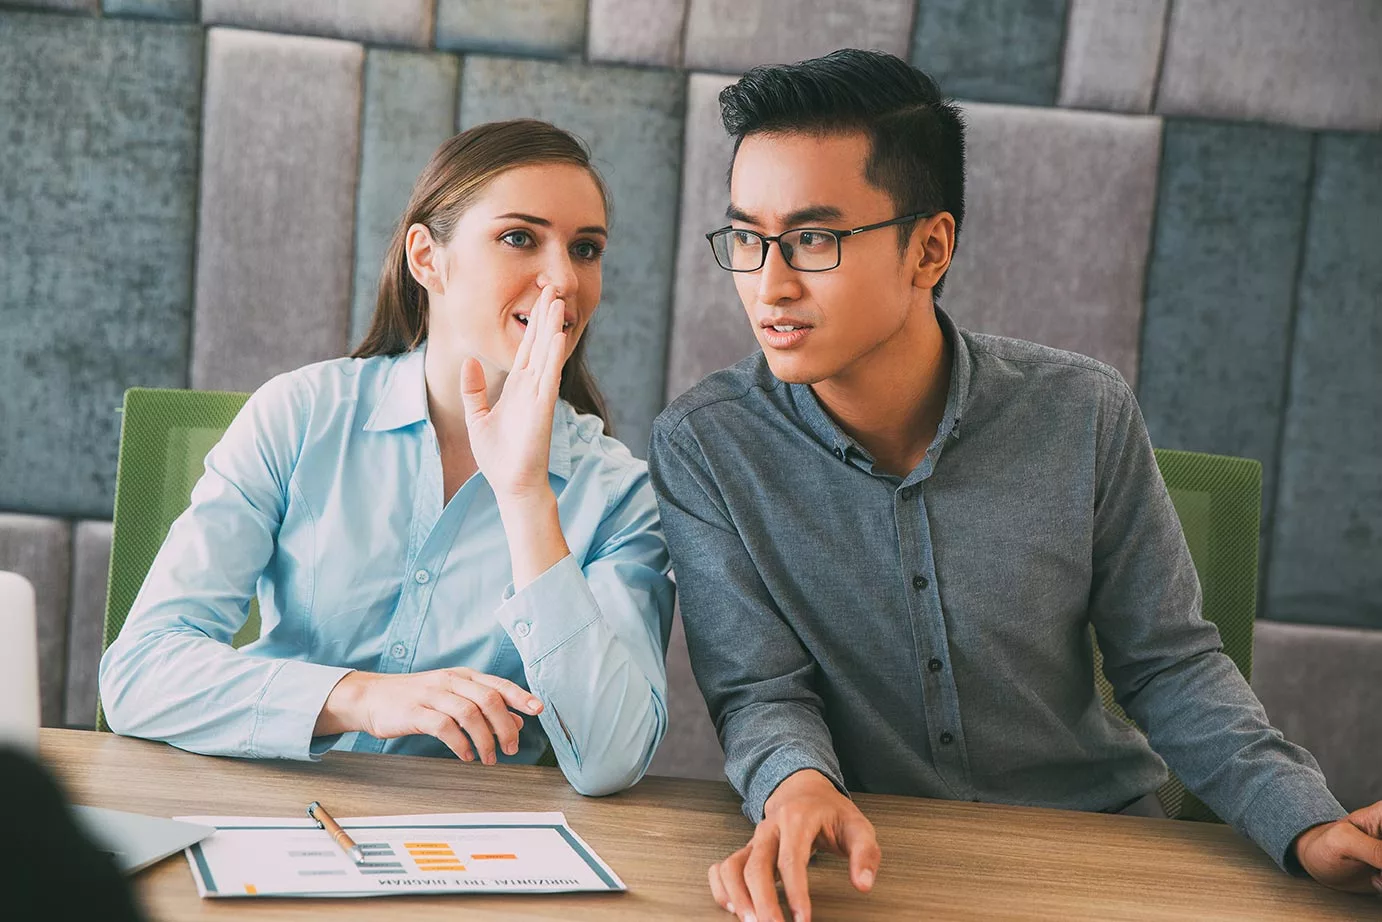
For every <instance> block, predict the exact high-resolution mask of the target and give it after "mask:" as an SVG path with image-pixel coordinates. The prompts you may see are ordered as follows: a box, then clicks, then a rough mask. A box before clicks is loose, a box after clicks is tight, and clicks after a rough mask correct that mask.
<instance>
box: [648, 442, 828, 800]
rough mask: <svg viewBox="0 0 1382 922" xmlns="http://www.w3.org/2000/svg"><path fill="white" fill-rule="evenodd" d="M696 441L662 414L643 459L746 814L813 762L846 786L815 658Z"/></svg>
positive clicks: (695, 660)
mask: <svg viewBox="0 0 1382 922" xmlns="http://www.w3.org/2000/svg"><path fill="white" fill-rule="evenodd" d="M700 458H701V455H700V452H699V451H698V449H697V447H696V446H695V445H694V444H683V443H681V442H679V441H678V440H677V438H676V435H675V433H674V432H669V431H666V428H665V424H664V421H663V420H659V421H658V424H657V425H656V426H655V427H654V431H653V441H652V446H651V448H650V451H649V466H650V469H651V471H652V477H653V485H654V488H655V489H656V491H657V497H658V503H659V505H660V507H661V509H662V521H663V527H664V528H665V529H666V530H667V541H668V544H669V546H670V547H671V550H672V559H673V563H674V568H675V571H676V575H677V584H678V589H679V591H680V593H681V615H682V621H683V623H684V624H685V627H686V643H687V648H688V651H689V652H690V655H691V665H692V668H693V670H694V671H695V674H696V681H697V682H698V683H699V685H700V688H701V692H702V693H703V694H704V695H705V699H706V704H707V705H708V706H709V708H710V716H711V717H712V718H713V719H714V721H715V727H716V730H717V731H718V733H719V736H720V745H721V746H723V747H724V751H725V774H726V775H727V776H728V777H729V780H730V783H731V784H733V785H734V788H735V790H737V791H738V792H739V794H740V795H741V796H742V797H743V798H744V813H745V814H746V815H747V816H748V818H749V819H750V820H753V821H754V822H758V821H760V820H762V819H763V811H764V808H765V805H766V804H767V801H768V798H769V797H770V796H772V793H773V791H774V790H776V789H777V786H778V785H779V784H781V783H782V782H783V781H784V780H785V779H786V778H787V777H788V776H789V775H792V774H793V773H795V772H798V771H801V770H803V769H814V770H816V771H818V772H820V773H821V774H823V775H825V776H826V777H827V778H829V779H830V780H831V781H832V782H833V783H834V784H835V786H836V787H837V788H838V789H839V790H840V791H841V792H842V793H844V792H845V785H844V780H843V777H842V775H841V772H840V766H839V758H838V756H837V755H836V754H835V748H834V745H833V743H832V740H831V735H830V729H829V727H828V726H827V725H826V722H825V716H824V713H823V711H822V703H821V698H820V695H819V694H818V693H817V692H816V689H815V686H814V680H815V675H816V670H817V665H816V662H815V660H814V659H813V658H812V657H811V654H810V653H809V652H808V651H807V650H806V648H805V647H803V646H802V643H801V641H800V639H799V638H798V637H797V635H796V633H795V632H794V631H793V630H792V628H791V626H790V625H789V624H788V623H787V621H786V620H785V619H784V618H783V616H782V614H781V613H780V612H779V611H778V609H777V607H776V605H775V603H774V601H773V599H772V597H771V595H770V594H769V592H768V589H767V587H766V586H765V585H764V584H763V580H762V578H761V577H760V575H759V573H758V569H757V567H756V566H755V565H754V562H753V559H752V558H751V556H750V555H749V552H748V549H747V548H746V547H745V546H744V542H743V539H742V538H740V536H739V533H738V531H737V529H736V528H735V527H734V524H733V522H732V521H731V519H730V517H729V514H728V511H727V510H726V509H725V507H724V504H723V500H722V499H720V496H719V490H718V489H717V488H716V486H715V481H714V478H713V477H712V476H711V474H710V473H709V471H707V470H706V469H705V466H704V464H703V463H701V460H700Z"/></svg>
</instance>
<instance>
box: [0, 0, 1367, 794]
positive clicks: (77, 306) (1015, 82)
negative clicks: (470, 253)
mask: <svg viewBox="0 0 1382 922" xmlns="http://www.w3.org/2000/svg"><path fill="white" fill-rule="evenodd" d="M846 45H852V46H863V47H876V48H883V49H886V50H889V51H892V52H895V53H897V54H900V55H907V56H910V58H911V59H912V60H913V61H914V62H915V63H917V64H918V65H920V66H922V67H923V68H925V69H927V70H929V71H930V72H931V73H933V74H934V75H935V76H937V77H938V78H939V79H940V81H941V82H942V85H943V86H944V87H945V88H946V90H947V91H948V92H949V93H951V94H952V95H954V96H955V97H956V98H957V99H959V100H961V101H962V103H963V104H964V106H965V108H966V110H967V112H968V116H969V122H970V126H971V130H970V138H971V142H970V150H971V159H970V163H971V168H970V203H971V205H970V217H969V220H968V222H967V225H966V228H965V232H964V236H963V238H962V241H961V247H960V250H959V253H958V256H957V259H956V264H955V269H954V273H953V275H954V278H953V279H952V281H951V284H950V287H949V289H948V294H947V297H946V305H947V307H948V308H949V309H950V310H951V311H952V312H953V313H954V314H955V315H956V316H957V317H959V318H960V320H961V321H962V322H963V323H965V324H966V325H969V326H971V327H974V328H977V329H982V330H988V331H993V332H998V333H1004V334H1009V335H1016V336H1023V337H1027V338H1032V339H1037V340H1040V341H1042V342H1046V343H1049V344H1052V345H1056V346H1061V347H1066V348H1072V349H1077V350H1080V351H1083V352H1086V353H1089V354H1091V355H1094V356H1096V357H1098V358H1100V359H1103V360H1105V361H1108V362H1111V363H1113V364H1114V365H1116V366H1117V367H1118V368H1119V369H1121V370H1122V372H1123V373H1124V375H1125V376H1126V377H1127V378H1128V379H1129V380H1130V381H1134V382H1135V383H1136V386H1137V389H1138V393H1139V396H1140V398H1141V400H1142V403H1143V408H1144V410H1145V413H1146V416H1147V420H1148V424H1149V426H1150V428H1151V431H1152V435H1153V438H1154V440H1155V441H1156V442H1157V444H1158V445H1162V446H1166V447H1176V448H1188V449H1194V450H1200V451H1212V452H1221V453H1227V454H1235V455H1245V456H1248V457H1252V458H1257V459H1258V460H1260V461H1261V462H1262V463H1263V465H1264V468H1265V470H1266V493H1265V497H1264V514H1263V526H1262V539H1263V565H1264V569H1263V597H1262V601H1261V615H1262V617H1263V618H1265V619H1271V623H1264V624H1263V625H1262V627H1261V629H1260V630H1259V636H1258V647H1259V654H1258V656H1259V666H1258V670H1257V675H1256V677H1255V680H1256V684H1257V685H1258V687H1259V691H1260V692H1261V693H1262V695H1263V698H1264V700H1266V702H1267V704H1268V707H1269V709H1271V711H1272V713H1273V715H1274V716H1277V717H1278V719H1279V720H1280V721H1281V722H1282V724H1283V726H1285V727H1286V728H1287V730H1288V732H1291V733H1292V734H1294V735H1298V736H1299V737H1300V738H1301V740H1302V741H1303V742H1308V743H1310V744H1311V745H1312V746H1314V747H1315V748H1316V749H1317V750H1318V751H1319V754H1320V757H1321V759H1322V761H1324V762H1325V763H1326V768H1327V769H1328V770H1329V771H1330V774H1331V777H1332V778H1334V779H1335V783H1336V786H1339V787H1340V793H1341V796H1343V797H1344V798H1345V800H1346V801H1350V802H1361V801H1362V800H1363V799H1376V798H1382V769H1379V768H1378V767H1377V766H1380V765H1382V749H1379V746H1382V744H1379V743H1378V741H1376V740H1375V739H1373V740H1371V741H1368V737H1373V736H1375V734H1369V733H1368V732H1367V730H1368V721H1369V719H1370V716H1371V715H1375V714H1376V713H1378V711H1379V710H1382V698H1379V696H1380V695H1382V691H1379V689H1380V688H1382V681H1379V679H1382V666H1379V665H1377V664H1378V663H1382V659H1379V657H1378V653H1377V650H1376V648H1377V647H1378V646H1379V645H1382V640H1379V638H1382V601H1379V599H1382V427H1380V426H1379V424H1378V418H1379V416H1382V373H1380V372H1379V357H1380V353H1382V256H1379V252H1382V133H1379V132H1382V53H1379V51H1378V49H1379V48H1382V3H1378V2H1377V0H1316V2H1312V3H1309V4H1306V3H1300V2H1299V0H1069V2H1066V0H853V2H844V0H841V2H830V0H510V2H508V3H503V4H499V3H493V2H487V0H331V2H329V0H291V2H290V0H201V2H200V3H198V2H196V0H104V3H102V2H100V0H47V2H42V0H33V2H27V3H15V2H5V0H0V568H11V569H17V570H19V571H20V572H23V573H25V574H27V575H28V576H30V578H32V579H33V580H34V581H35V582H36V583H37V585H38V591H39V598H40V610H41V617H42V626H41V635H42V642H41V646H42V650H41V655H42V662H43V685H44V689H43V707H44V719H45V721H46V722H47V723H49V724H64V723H67V724H71V725H77V726H81V725H88V724H90V722H91V720H92V716H93V710H94V701H93V696H94V670H95V663H96V658H97V654H98V650H99V645H100V636H101V632H100V626H99V622H100V617H101V612H102V609H103V606H104V590H105V573H106V558H107V556H108V554H109V542H110V528H109V524H108V522H107V520H108V519H109V517H110V515H111V503H112V493H113V485H114V478H115V458H116V448H117V441H118V436H119V424H118V416H117V414H116V413H115V408H116V406H117V405H118V404H119V402H120V396H121V393H122V392H123V391H124V389H125V388H127V387H130V386H132V385H145V386H150V385H152V386H194V387H219V388H237V389H248V388H253V387H255V386H256V385H257V384H259V383H260V382H262V381H264V380H265V379H266V378H267V377H269V376H270V375H272V374H274V373H276V372H279V371H282V370H285V369H288V368H291V367H294V366H297V365H301V364H304V363H307V362H311V361H315V360H318V359H323V358H328V357H332V356H336V355H340V354H342V353H343V352H344V351H345V350H346V349H347V348H348V347H349V345H350V344H351V343H352V342H354V341H356V340H357V339H358V337H359V335H360V333H361V331H362V329H363V325H364V323H365V320H366V319H367V317H368V313H369V310H370V306H371V301H372V295H373V287H374V284H375V280H376V277H377V265H378V261H379V258H380V256H381V253H382V250H383V246H384V240H385V238H386V236H387V234H388V232H389V229H390V227H391V224H392V222H393V221H394V220H395V218H396V217H397V213H398V211H399V209H400V207H401V205H402V203H403V200H404V198H405V197H406V194H407V191H408V188H409V185H410V184H411V182H412V180H413V178H414V177H415V175H416V173H417V171H418V170H419V168H420V167H421V165H422V163H423V162H424V161H425V159H426V158H427V156H428V155H429V153H430V152H431V150H432V149H433V148H434V147H435V146H436V144H437V143H438V142H440V141H441V140H442V139H443V138H445V137H447V136H448V135H449V134H451V133H452V132H453V131H455V130H457V129H458V128H463V127H466V126H469V125H471V124H474V123H476V122H479V121H483V120H487V119H493V118H502V117H508V116H513V115H520V114H527V115H536V116H539V117H543V118H547V119H550V120H552V121H555V122H556V123H558V124H560V125H563V126H565V127H568V128H570V129H572V130H574V131H576V132H577V133H579V134H581V135H582V136H584V137H585V138H586V139H587V140H588V141H589V142H590V144H591V145H592V147H593V148H594V151H595V153H596V156H597V159H598V160H599V162H600V165H601V167H602V169H603V170H604V172H605V173H606V175H607V176H608V178H609V180H610V183H611V185H612V187H613V190H614V195H615V198H616V203H617V216H616V223H615V236H614V238H613V241H612V246H611V250H610V255H609V258H608V262H607V273H606V300H605V304H604V307H603V309H602V311H601V314H600V316H599V319H598V322H597V325H596V327H595V328H594V330H593V331H592V337H593V342H592V350H591V351H592V356H593V358H594V361H595V365H596V368H597V372H598V374H599V377H600V378H601V380H602V382H603V384H604V386H605V389H606V390H607V392H608V394H609V396H610V397H611V399H612V402H613V404H614V406H615V408H616V409H615V413H616V425H617V427H618V429H619V431H620V433H621V434H622V435H623V436H624V438H625V439H626V440H627V441H628V442H629V444H630V445H631V446H632V447H633V448H634V449H635V451H638V452H640V453H641V452H642V450H643V446H644V443H645V440H646V437H647V432H648V426H649V423H650V421H651V419H652V417H653V416H654V415H655V414H656V412H657V411H658V409H659V408H660V407H661V406H662V405H663V403H664V402H665V400H666V399H667V398H668V397H671V396H675V395H676V394H678V393H680V392H681V391H682V390H683V389H685V388H686V387H687V386H689V385H690V384H692V383H694V382H695V381H696V380H697V379H698V378H699V377H700V376H701V375H703V374H705V373H706V372H709V371H711V370H713V369H715V368H718V367H721V366H723V365H726V364H728V363H730V362H732V361H734V360H736V359H738V358H739V357H741V356H742V355H744V354H745V353H747V352H748V350H750V349H752V348H753V340H752V337H751V334H750V331H749V328H748V325H747V323H746V322H745V321H744V320H743V317H742V315H741V312H740V309H739V307H738V304H737V301H736V299H735V297H734V294H733V289H732V286H731V285H730V284H729V281H728V279H727V278H726V277H725V276H724V275H723V274H722V273H720V272H719V271H718V270H717V269H715V268H714V266H713V264H712V263H711V261H710V258H709V253H708V252H706V248H705V245H704V242H703V240H702V238H701V236H700V234H701V233H702V232H703V231H705V230H707V229H710V228H711V227H713V226H714V225H715V224H716V223H717V221H718V219H719V215H720V214H722V211H723V207H724V192H725V190H724V185H723V182H724V168H725V164H726V156H727V152H728V144H727V142H726V140H725V138H724V137H723V134H722V132H721V131H720V128H719V126H718V124H717V110H716V101H715V96H716V93H717V92H718V90H719V89H720V88H721V87H722V86H724V85H725V83H726V82H727V81H728V80H730V79H732V75H733V74H735V73H738V72H740V71H742V70H743V69H744V68H746V67H749V66H751V65H754V64H757V63H762V62H765V61H789V60H796V59H800V58H803V57H808V56H811V55H814V54H818V53H823V52H826V51H829V50H831V49H833V48H836V47H840V46H846ZM1279 622H1296V624H1284V623H1279ZM1360 645H1361V646H1360ZM1367 645H1371V646H1367ZM1358 649H1367V650H1371V651H1372V652H1371V653H1370V654H1369V655H1353V654H1350V655H1349V656H1345V655H1343V654H1342V653H1341V652H1340V651H1343V650H1358ZM669 669H670V670H671V672H672V676H673V701H672V708H673V729H672V735H671V737H670V738H669V741H668V743H667V745H666V746H665V748H664V751H663V753H662V754H661V756H660V757H659V762H658V768H659V770H663V771H671V772H685V773H690V774H706V773H711V774H713V773H714V771H715V769H716V765H717V762H716V759H717V756H718V754H717V752H716V751H715V743H714V738H713V731H711V730H710V728H709V726H708V723H707V722H706V719H705V715H704V707H703V705H701V704H700V702H699V699H698V697H697V695H696V693H695V689H694V684H693V683H692V681H691V679H690V675H689V671H688V669H687V666H686V661H685V653H684V646H683V645H681V643H680V641H679V640H677V642H676V643H674V647H673V651H672V654H671V657H670V665H669ZM1369 695H1370V696H1371V697H1370V698H1369V697H1368V696H1369ZM1340 698H1348V699H1349V700H1350V702H1351V704H1350V708H1354V709H1352V710H1348V709H1344V710H1341V709H1340V708H1339V707H1336V706H1333V703H1334V702H1336V701H1337V700H1338V699H1340ZM1374 722H1375V721H1374Z"/></svg>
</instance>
